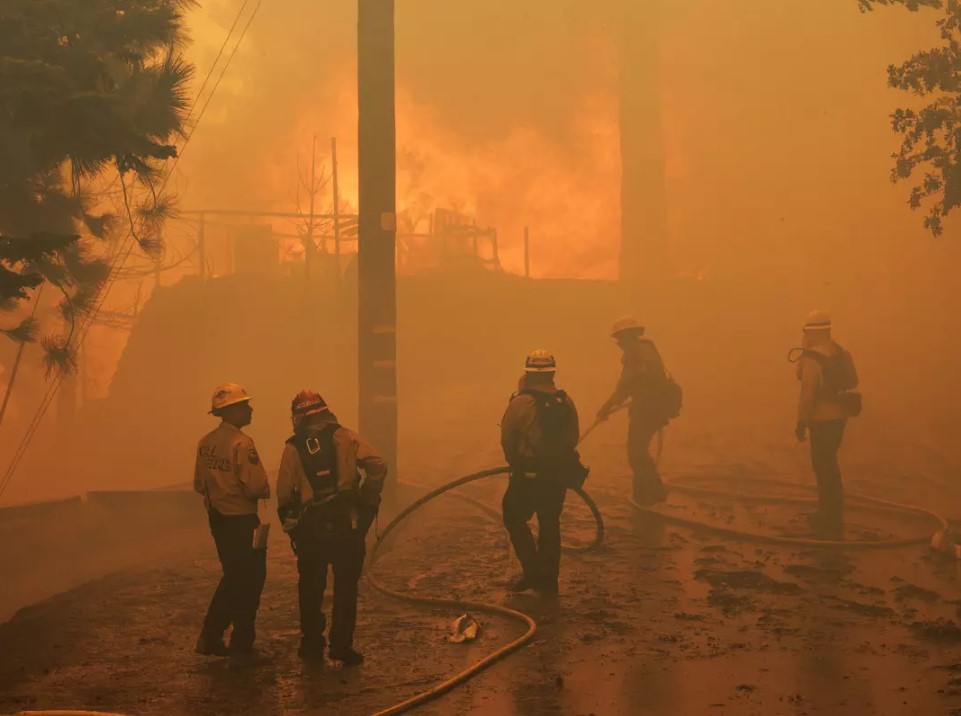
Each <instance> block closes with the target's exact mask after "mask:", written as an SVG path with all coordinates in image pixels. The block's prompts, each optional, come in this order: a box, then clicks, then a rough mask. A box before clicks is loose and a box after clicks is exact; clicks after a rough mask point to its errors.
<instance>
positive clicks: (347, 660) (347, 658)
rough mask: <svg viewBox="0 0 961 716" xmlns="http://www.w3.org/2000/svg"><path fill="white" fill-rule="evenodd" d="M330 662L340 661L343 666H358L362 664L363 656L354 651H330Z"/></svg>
mask: <svg viewBox="0 0 961 716" xmlns="http://www.w3.org/2000/svg"><path fill="white" fill-rule="evenodd" d="M330 659H331V661H342V662H344V666H360V665H361V664H363V663H364V655H363V654H361V653H360V652H359V651H354V649H350V648H348V649H331V650H330Z"/></svg>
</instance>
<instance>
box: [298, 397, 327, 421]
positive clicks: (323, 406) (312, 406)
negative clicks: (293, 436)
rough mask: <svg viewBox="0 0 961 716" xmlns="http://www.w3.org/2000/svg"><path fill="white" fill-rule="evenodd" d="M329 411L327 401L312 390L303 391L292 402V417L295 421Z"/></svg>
mask: <svg viewBox="0 0 961 716" xmlns="http://www.w3.org/2000/svg"><path fill="white" fill-rule="evenodd" d="M327 410H328V408H327V401H325V400H324V399H323V398H322V397H320V394H318V393H315V392H314V391H312V390H302V391H300V392H299V393H297V395H295V396H294V399H293V400H292V401H290V415H291V417H292V418H294V419H297V418H306V417H307V416H308V415H317V414H318V413H323V412H326V411H327Z"/></svg>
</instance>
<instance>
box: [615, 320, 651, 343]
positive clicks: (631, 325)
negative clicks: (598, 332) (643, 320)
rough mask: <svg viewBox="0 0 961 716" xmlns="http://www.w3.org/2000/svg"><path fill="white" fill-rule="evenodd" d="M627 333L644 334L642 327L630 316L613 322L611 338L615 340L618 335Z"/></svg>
mask: <svg viewBox="0 0 961 716" xmlns="http://www.w3.org/2000/svg"><path fill="white" fill-rule="evenodd" d="M628 331H637V332H638V333H644V326H642V325H641V324H640V323H639V322H638V321H637V319H636V318H631V317H630V316H625V317H624V318H618V319H617V320H616V321H614V327H613V328H611V338H617V337H618V336H619V335H620V334H622V333H627V332H628Z"/></svg>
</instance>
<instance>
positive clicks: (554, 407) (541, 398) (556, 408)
mask: <svg viewBox="0 0 961 716" xmlns="http://www.w3.org/2000/svg"><path fill="white" fill-rule="evenodd" d="M517 395H527V396H530V397H531V398H533V399H534V405H535V406H536V408H537V421H538V424H539V425H540V428H541V432H542V433H543V434H544V443H545V444H544V445H543V446H542V447H541V449H542V452H543V453H544V455H545V457H547V456H553V455H559V454H561V453H563V452H565V451H566V450H567V448H566V447H564V446H563V445H562V441H563V439H564V437H565V433H566V432H567V431H568V430H569V429H570V426H571V421H572V420H573V419H574V410H573V407H572V405H571V402H570V400H569V399H568V397H567V393H565V392H564V391H563V390H558V391H556V392H554V393H544V392H541V391H538V390H522V391H521V392H520V393H518V394H517ZM515 397H516V396H515Z"/></svg>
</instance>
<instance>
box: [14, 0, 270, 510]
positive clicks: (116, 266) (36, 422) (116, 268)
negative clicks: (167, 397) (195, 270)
mask: <svg viewBox="0 0 961 716" xmlns="http://www.w3.org/2000/svg"><path fill="white" fill-rule="evenodd" d="M262 5H263V0H258V2H257V5H256V6H255V7H254V9H253V12H252V13H251V15H250V17H249V18H248V20H247V24H246V25H245V26H244V29H243V32H241V34H240V37H239V38H238V40H237V43H236V44H235V45H234V48H233V50H232V51H231V53H230V56H229V57H228V58H227V62H226V63H225V65H224V67H223V68H222V70H221V72H220V75H219V76H218V78H217V81H216V83H215V84H214V86H213V88H212V89H211V91H210V94H209V95H208V97H207V99H206V100H205V102H204V104H203V107H202V108H201V110H200V114H199V115H198V117H197V119H196V121H195V122H194V124H193V126H192V128H191V130H190V132H189V133H188V134H187V136H186V137H185V138H184V142H183V145H182V146H181V147H180V150H179V151H178V152H177V156H176V157H174V160H173V164H172V165H171V167H170V169H169V171H167V172H166V175H165V177H164V180H163V183H162V184H161V186H160V189H159V190H158V192H157V193H162V192H163V190H164V189H165V188H166V186H167V183H168V182H169V181H170V177H171V176H172V175H173V171H174V169H176V167H177V163H178V162H179V161H180V158H181V157H182V156H183V152H184V151H185V150H186V148H187V146H188V145H189V143H190V139H191V138H192V137H193V135H194V132H195V131H196V129H197V126H198V125H199V124H200V122H201V120H202V119H203V117H204V114H205V113H206V111H207V107H208V106H209V105H210V101H211V100H212V99H213V97H214V95H215V94H216V92H217V89H218V88H219V87H220V83H221V81H222V80H223V78H224V76H225V75H226V73H227V70H228V69H229V67H230V64H231V62H232V61H233V59H234V56H235V55H236V54H237V50H238V49H239V48H240V45H241V43H242V42H243V41H244V38H245V37H246V36H247V31H248V30H250V26H251V25H252V24H253V21H254V18H255V17H256V16H257V13H258V12H259V11H260V8H261V6H262ZM246 6H247V0H245V2H244V4H243V6H241V9H240V12H238V15H237V18H236V19H235V21H234V25H232V26H231V29H230V31H229V32H228V36H227V39H228V40H229V37H230V35H231V34H232V33H233V29H234V27H235V26H236V24H237V22H238V21H239V19H240V15H241V13H242V12H243V10H244V8H246ZM226 43H227V40H225V41H224V46H226ZM219 57H220V55H218V58H219ZM213 70H214V66H211V69H210V72H209V73H208V77H207V80H209V77H210V76H211V75H212V73H213ZM207 80H205V82H204V85H206V82H207ZM198 101H199V93H198V98H197V99H196V100H195V102H194V104H193V105H192V106H191V109H190V110H189V111H188V118H189V116H190V114H191V113H192V111H193V108H194V106H195V105H196V103H197V102H198ZM120 182H121V186H122V187H123V188H124V193H125V195H126V188H125V187H124V184H123V177H122V176H121V177H120ZM125 200H126V199H125ZM128 206H129V204H128ZM135 244H136V240H135V237H134V232H133V230H132V229H131V231H130V232H129V234H128V235H127V236H126V237H125V239H124V241H123V242H122V243H121V245H120V247H119V248H118V250H117V254H116V256H115V257H114V261H113V263H112V264H111V267H110V270H109V272H108V276H107V279H106V280H105V282H104V286H103V288H102V289H101V291H100V296H99V297H98V301H97V305H96V307H95V308H94V309H93V310H91V311H89V312H88V314H87V316H86V317H85V320H84V321H81V327H80V330H79V332H78V333H77V335H78V336H79V337H78V339H77V340H76V341H75V343H74V345H75V348H76V349H77V350H79V349H80V348H82V347H83V342H84V340H85V339H86V336H87V334H88V333H89V330H90V327H91V326H92V325H93V323H94V321H95V319H96V316H97V314H98V313H99V312H100V311H101V310H102V308H103V306H104V302H105V301H106V300H107V297H108V296H109V294H110V290H111V288H112V286H113V284H114V282H115V281H116V279H117V276H118V275H119V273H120V271H121V270H122V269H123V266H124V264H125V263H126V261H127V259H128V258H129V256H130V254H131V252H132V251H133V247H134V245H135ZM63 378H64V376H63V372H62V371H61V372H58V373H57V375H56V376H55V377H54V379H53V380H52V381H51V383H50V386H49V387H48V389H47V392H46V393H45V394H44V397H43V398H42V399H41V401H40V406H39V407H38V408H37V411H36V413H35V414H34V417H33V419H32V420H31V421H30V423H29V424H28V426H27V429H26V431H25V433H24V436H23V438H22V439H21V441H20V444H19V445H18V446H17V449H16V451H15V452H14V455H13V457H12V458H11V460H10V463H9V464H8V466H7V469H6V470H5V471H4V474H3V477H2V478H0V497H2V496H3V494H4V492H5V491H6V489H7V487H8V486H9V484H10V481H11V480H12V479H13V475H14V474H15V473H16V471H17V468H18V467H19V466H20V462H21V460H22V459H23V456H24V454H26V451H27V449H28V448H29V447H30V443H31V442H32V441H33V437H34V435H35V434H36V432H37V430H38V429H39V427H40V424H41V423H42V422H43V418H44V417H45V416H46V413H47V410H48V409H49V407H50V404H51V403H52V402H53V398H54V397H55V396H56V394H57V391H58V390H59V389H60V385H61V384H62V383H63Z"/></svg>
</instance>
